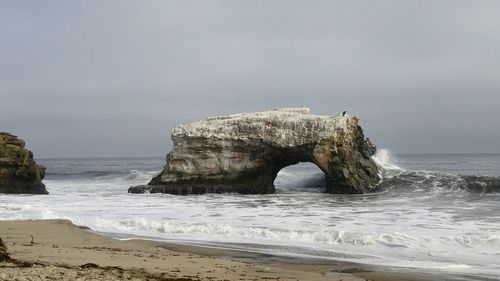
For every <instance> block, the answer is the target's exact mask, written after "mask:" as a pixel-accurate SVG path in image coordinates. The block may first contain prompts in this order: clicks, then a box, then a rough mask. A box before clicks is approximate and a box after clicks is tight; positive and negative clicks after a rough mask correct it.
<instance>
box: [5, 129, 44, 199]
mask: <svg viewBox="0 0 500 281" xmlns="http://www.w3.org/2000/svg"><path fill="white" fill-rule="evenodd" d="M24 145H25V144H24V141H23V140H21V139H19V138H17V137H16V136H14V135H11V134H9V133H5V132H0V193H32V194H47V193H48V192H47V190H46V189H45V185H44V184H43V183H42V179H43V177H44V176H45V167H43V166H39V165H37V164H36V163H35V160H33V153H32V152H31V151H29V150H28V149H26V148H25V147H24Z"/></svg>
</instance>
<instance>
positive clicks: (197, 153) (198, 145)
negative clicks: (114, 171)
mask: <svg viewBox="0 0 500 281" xmlns="http://www.w3.org/2000/svg"><path fill="white" fill-rule="evenodd" d="M172 140H173V142H174V147H173V149H172V151H171V152H170V153H169V154H168V155H167V163H166V165H165V167H164V170H163V171H162V172H161V174H160V175H158V176H157V177H155V178H153V179H152V180H151V182H150V183H149V184H148V185H146V186H136V187H131V188H130V189H129V192H132V193H142V192H145V191H150V192H152V193H153V192H161V193H171V194H191V193H193V194H201V193H221V192H236V193H243V194H259V193H272V192H274V191H275V189H274V184H273V182H274V179H275V178H276V175H277V174H278V172H279V171H280V170H281V169H282V168H284V167H286V166H289V165H293V164H296V163H298V162H312V163H314V164H316V165H317V166H318V167H319V168H320V169H321V170H322V171H323V172H324V173H325V178H326V185H327V186H326V189H327V192H330V193H365V192H369V191H372V190H374V189H375V187H376V185H377V184H378V182H379V176H378V168H377V166H376V165H375V163H374V162H373V161H372V159H371V156H372V155H373V154H374V153H375V150H376V149H375V146H374V145H373V144H372V143H371V142H370V141H369V140H368V139H365V137H364V136H363V130H362V129H361V127H360V126H359V125H358V118H357V117H355V116H318V115H314V114H311V113H310V112H309V109H307V108H285V109H277V110H273V111H268V112H258V113H241V114H234V115H229V116H222V117H211V118H207V119H205V120H202V121H199V122H196V123H191V124H187V125H181V126H177V127H175V128H174V129H173V130H172Z"/></svg>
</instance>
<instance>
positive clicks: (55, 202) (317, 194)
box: [0, 150, 500, 279]
mask: <svg viewBox="0 0 500 281" xmlns="http://www.w3.org/2000/svg"><path fill="white" fill-rule="evenodd" d="M374 159H375V160H376V162H377V163H378V165H379V166H380V167H382V168H383V169H382V172H381V173H382V176H383V180H382V183H381V190H380V191H378V192H375V193H371V194H363V195H340V194H327V193H324V192H323V191H324V189H325V187H324V177H323V173H322V172H321V171H320V170H319V169H318V168H317V167H316V166H314V165H313V164H310V163H299V164H297V165H294V166H289V167H287V168H284V169H283V170H281V171H280V173H279V174H278V177H277V178H276V180H275V185H276V189H277V192H276V193H275V194H269V195H236V194H205V195H192V196H174V195H167V194H128V193H127V189H128V188H129V187H130V186H133V185H139V184H145V183H147V182H148V181H149V180H150V179H151V178H152V177H153V176H155V175H156V174H158V173H159V172H160V171H161V169H162V167H163V165H164V162H165V161H164V159H163V158H130V159H129V158H115V159H37V162H38V163H39V164H42V165H44V166H46V167H47V175H46V178H45V180H44V183H45V185H46V186H47V190H48V191H49V193H50V194H49V195H5V194H0V220H32V219H33V220H37V219H68V220H71V221H72V222H73V223H75V224H77V225H85V226H88V227H90V228H92V229H93V230H95V231H97V232H100V233H103V234H105V235H109V236H112V237H115V238H120V239H128V238H136V237H142V238H147V239H155V240H162V241H170V242H176V243H183V244H196V245H208V246H214V247H223V248H232V249H239V250H248V251H255V252H261V253H269V254H273V255H280V256H291V257H307V258H320V259H334V260H345V261H351V262H358V263H364V264H372V265H381V266H394V267H410V268H417V269H426V270H435V271H443V272H451V273H458V274H471V275H473V276H483V277H485V278H493V279H497V278H500V154H456V155H449V154H442V155H437V154H432V155H395V156H391V155H390V153H389V152H388V151H387V150H379V152H378V153H377V155H375V156H374Z"/></svg>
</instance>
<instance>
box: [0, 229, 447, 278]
mask: <svg viewBox="0 0 500 281" xmlns="http://www.w3.org/2000/svg"><path fill="white" fill-rule="evenodd" d="M0 238H1V239H3V241H4V243H5V245H6V246H7V252H8V254H9V256H10V258H12V260H10V261H3V262H0V280H186V281H188V280H231V281H232V280H318V281H322V280H344V281H353V280H415V281H420V280H436V279H434V278H435V277H436V276H434V275H428V274H427V273H425V272H419V271H416V272H411V271H405V270H390V269H381V268H373V267H370V266H364V265H357V264H353V263H347V262H335V261H324V260H323V261H321V260H314V259H310V260H309V259H298V258H281V257H276V256H270V255H263V254H256V253H249V252H241V251H234V250H222V249H215V248H208V247H198V246H186V245H178V244H171V243H164V242H158V241H151V240H141V239H133V240H125V241H123V240H117V239H112V238H109V237H105V236H102V235H99V234H97V233H95V232H93V231H91V230H90V229H88V228H86V227H79V226H76V225H74V224H73V223H71V222H70V221H67V220H43V221H0ZM441 277H442V276H441Z"/></svg>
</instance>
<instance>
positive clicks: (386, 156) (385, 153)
mask: <svg viewBox="0 0 500 281" xmlns="http://www.w3.org/2000/svg"><path fill="white" fill-rule="evenodd" d="M372 159H373V161H375V163H376V164H377V166H378V167H379V168H381V169H383V170H386V171H391V170H396V171H401V170H403V169H402V168H401V167H399V166H397V165H396V164H394V163H393V162H394V160H393V158H392V155H391V152H390V151H389V150H387V149H384V148H381V149H377V152H376V153H375V155H373V156H372Z"/></svg>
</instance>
